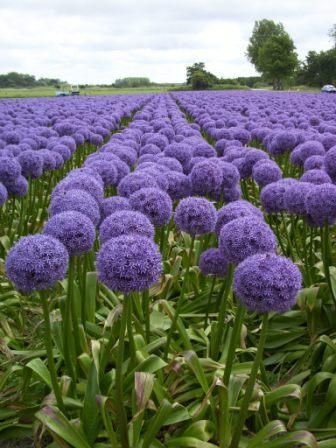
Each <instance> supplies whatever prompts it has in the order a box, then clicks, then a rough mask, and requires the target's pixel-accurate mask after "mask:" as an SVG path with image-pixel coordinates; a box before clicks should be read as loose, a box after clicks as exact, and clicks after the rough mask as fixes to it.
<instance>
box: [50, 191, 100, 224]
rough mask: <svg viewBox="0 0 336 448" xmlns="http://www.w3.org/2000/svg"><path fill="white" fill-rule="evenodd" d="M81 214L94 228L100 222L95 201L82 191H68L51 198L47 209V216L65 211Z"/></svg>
mask: <svg viewBox="0 0 336 448" xmlns="http://www.w3.org/2000/svg"><path fill="white" fill-rule="evenodd" d="M70 210H71V211H77V212H80V213H83V215H85V216H87V217H88V218H90V219H91V221H92V222H93V224H94V225H95V226H97V225H98V223H99V221H100V211H99V205H98V203H97V201H96V200H95V199H94V197H93V196H91V195H90V194H89V193H87V192H86V191H84V190H68V191H64V192H61V193H60V194H57V195H56V196H53V197H52V199H51V203H50V207H49V216H51V217H52V216H54V215H57V214H58V213H62V212H67V211H70Z"/></svg>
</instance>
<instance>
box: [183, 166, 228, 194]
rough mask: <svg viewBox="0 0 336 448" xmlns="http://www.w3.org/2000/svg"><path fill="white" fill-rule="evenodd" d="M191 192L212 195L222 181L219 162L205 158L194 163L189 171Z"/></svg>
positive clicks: (218, 188)
mask: <svg viewBox="0 0 336 448" xmlns="http://www.w3.org/2000/svg"><path fill="white" fill-rule="evenodd" d="M189 176H190V182H191V188H192V192H193V193H194V194H196V195H200V196H206V195H209V196H211V197H214V195H215V193H216V192H217V191H218V190H220V188H221V185H222V182H223V172H222V170H221V167H220V165H219V164H217V165H216V164H215V163H214V162H212V161H209V160H205V161H203V162H199V163H196V165H195V166H194V167H193V168H192V170H191V173H190V175H189Z"/></svg>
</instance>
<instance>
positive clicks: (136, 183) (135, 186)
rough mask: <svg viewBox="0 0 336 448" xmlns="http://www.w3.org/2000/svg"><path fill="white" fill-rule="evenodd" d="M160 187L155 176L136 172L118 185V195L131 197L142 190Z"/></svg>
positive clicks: (144, 172)
mask: <svg viewBox="0 0 336 448" xmlns="http://www.w3.org/2000/svg"><path fill="white" fill-rule="evenodd" d="M146 187H158V184H157V182H156V180H155V179H154V177H153V176H151V175H150V174H149V173H148V172H146V171H135V172H133V173H130V174H128V175H127V176H125V177H124V178H123V179H122V180H121V181H120V183H119V185H118V194H119V195H120V196H125V197H129V196H131V194H132V193H134V192H135V191H137V190H140V188H146Z"/></svg>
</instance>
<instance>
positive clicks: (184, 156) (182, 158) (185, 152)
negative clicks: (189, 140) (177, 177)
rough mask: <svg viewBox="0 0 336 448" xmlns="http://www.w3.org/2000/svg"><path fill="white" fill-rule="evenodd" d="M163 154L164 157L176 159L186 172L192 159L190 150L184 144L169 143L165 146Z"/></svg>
mask: <svg viewBox="0 0 336 448" xmlns="http://www.w3.org/2000/svg"><path fill="white" fill-rule="evenodd" d="M164 154H165V156H166V157H173V158H175V159H177V160H178V161H179V162H180V163H181V165H182V167H183V169H184V171H186V170H187V169H188V165H189V162H190V160H191V157H192V149H191V147H190V146H189V145H186V144H184V143H171V144H170V145H168V146H166V148H165V150H164Z"/></svg>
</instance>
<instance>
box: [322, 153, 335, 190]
mask: <svg viewBox="0 0 336 448" xmlns="http://www.w3.org/2000/svg"><path fill="white" fill-rule="evenodd" d="M324 165H325V169H326V172H327V173H328V174H329V176H330V177H331V178H332V180H333V181H334V182H335V181H336V146H333V147H332V148H330V149H329V151H328V152H327V154H326V155H325V157H324Z"/></svg>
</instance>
